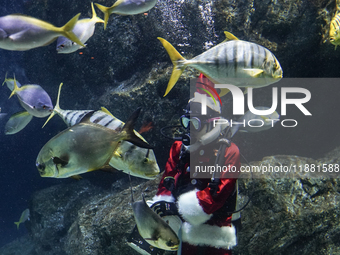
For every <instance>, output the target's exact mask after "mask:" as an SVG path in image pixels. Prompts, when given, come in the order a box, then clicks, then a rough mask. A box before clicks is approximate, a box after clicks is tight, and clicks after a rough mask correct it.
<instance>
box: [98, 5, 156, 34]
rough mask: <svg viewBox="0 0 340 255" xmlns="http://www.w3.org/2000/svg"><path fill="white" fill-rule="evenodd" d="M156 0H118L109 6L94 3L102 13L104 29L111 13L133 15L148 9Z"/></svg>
mask: <svg viewBox="0 0 340 255" xmlns="http://www.w3.org/2000/svg"><path fill="white" fill-rule="evenodd" d="M156 3H157V0H118V1H117V2H115V3H114V4H113V5H112V6H111V7H105V6H103V5H100V4H95V5H96V6H97V7H98V9H99V10H101V11H102V12H103V13H104V21H105V23H104V29H106V26H107V22H108V20H109V16H110V15H111V14H112V13H115V14H120V15H135V14H139V13H143V12H147V11H149V10H150V9H151V8H153V7H154V6H155V5H156Z"/></svg>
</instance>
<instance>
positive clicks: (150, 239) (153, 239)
mask: <svg viewBox="0 0 340 255" xmlns="http://www.w3.org/2000/svg"><path fill="white" fill-rule="evenodd" d="M144 240H148V241H157V240H158V239H156V238H152V237H150V238H144Z"/></svg>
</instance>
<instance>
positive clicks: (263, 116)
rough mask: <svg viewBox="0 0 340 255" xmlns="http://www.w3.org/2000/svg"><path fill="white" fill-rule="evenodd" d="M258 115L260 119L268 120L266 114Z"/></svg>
mask: <svg viewBox="0 0 340 255" xmlns="http://www.w3.org/2000/svg"><path fill="white" fill-rule="evenodd" d="M260 117H261V119H263V120H264V121H268V120H269V118H268V116H265V115H261V116H260Z"/></svg>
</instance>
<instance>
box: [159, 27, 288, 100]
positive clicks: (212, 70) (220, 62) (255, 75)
mask: <svg viewBox="0 0 340 255" xmlns="http://www.w3.org/2000/svg"><path fill="white" fill-rule="evenodd" d="M225 34H226V37H227V39H226V41H225V42H222V43H220V44H218V45H216V46H214V47H212V48H211V49H209V50H207V51H205V52H204V53H202V54H200V55H198V56H196V57H194V58H193V59H190V60H187V59H185V58H184V57H182V56H181V54H180V53H179V52H178V51H177V50H176V49H175V48H174V47H173V46H172V45H171V44H170V43H169V42H168V41H166V40H165V39H163V38H160V37H158V39H159V40H160V41H161V43H162V44H163V46H164V48H165V49H166V51H167V52H168V54H169V56H170V59H171V61H172V63H173V65H174V67H173V71H172V74H171V77H170V80H169V83H168V87H167V89H166V92H165V94H164V96H166V95H167V94H168V93H169V92H170V90H171V89H172V88H173V87H174V86H175V84H176V82H177V80H178V78H179V77H180V76H181V74H182V72H183V71H184V69H185V68H186V67H187V66H191V67H194V68H195V69H197V70H198V71H200V72H201V73H203V74H204V75H205V76H206V77H208V78H209V79H210V80H211V81H212V82H214V83H217V84H233V85H235V86H238V87H254V88H259V87H264V86H268V85H270V84H272V83H275V82H277V81H279V80H280V79H281V78H282V69H281V66H280V63H279V61H278V60H277V59H276V57H275V56H274V54H273V53H271V52H270V51H269V50H268V49H266V48H265V47H263V46H260V45H258V44H256V43H251V42H246V41H242V40H238V39H237V38H236V37H235V36H234V35H232V34H230V33H228V32H225ZM228 92H229V91H228V90H223V89H222V90H221V92H220V96H223V95H225V94H226V93H228Z"/></svg>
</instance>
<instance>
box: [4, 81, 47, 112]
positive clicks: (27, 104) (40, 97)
mask: <svg viewBox="0 0 340 255" xmlns="http://www.w3.org/2000/svg"><path fill="white" fill-rule="evenodd" d="M13 95H17V97H18V99H19V103H20V104H21V106H22V107H23V108H24V109H25V110H26V111H27V112H29V113H30V114H31V115H33V116H35V117H38V118H44V117H46V116H48V115H50V114H51V112H52V111H53V104H52V100H51V98H50V96H49V95H48V94H47V92H46V91H45V90H44V89H43V88H42V87H41V86H39V85H36V84H29V85H24V86H22V87H20V88H19V87H18V85H17V83H16V80H15V78H14V89H13V91H12V93H11V95H10V97H9V98H11V97H12V96H13Z"/></svg>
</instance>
